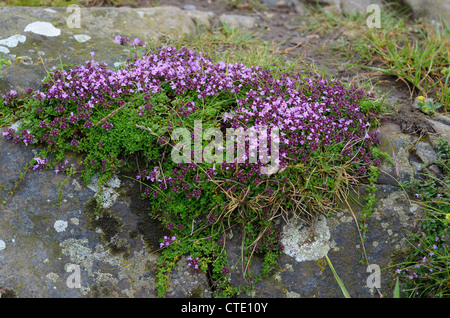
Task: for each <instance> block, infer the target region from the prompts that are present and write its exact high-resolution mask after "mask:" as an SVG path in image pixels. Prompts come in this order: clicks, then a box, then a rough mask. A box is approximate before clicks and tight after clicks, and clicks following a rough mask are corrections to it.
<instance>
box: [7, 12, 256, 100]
mask: <svg viewBox="0 0 450 318" xmlns="http://www.w3.org/2000/svg"><path fill="white" fill-rule="evenodd" d="M78 9H79V11H73V12H70V11H69V10H68V9H66V8H63V7H58V8H47V9H43V8H39V7H31V8H29V7H2V8H0V20H1V21H2V23H1V25H0V43H2V44H0V48H3V49H2V51H3V52H5V53H7V55H6V57H7V58H8V59H10V60H11V61H12V62H15V60H16V58H19V57H20V58H21V59H20V60H18V61H20V62H19V63H18V64H14V65H13V66H12V67H11V68H10V69H9V70H8V71H7V72H5V73H4V74H3V78H2V81H1V82H0V94H4V93H6V92H7V91H9V90H11V89H14V90H16V91H17V92H18V94H20V95H23V94H24V93H25V91H26V90H27V89H28V88H33V89H37V88H38V85H39V83H40V82H41V80H42V79H43V78H44V77H45V75H46V70H48V69H50V68H51V67H53V66H59V65H60V64H61V63H63V64H69V63H71V64H82V63H84V62H85V61H86V60H88V59H90V55H89V53H90V52H95V58H96V60H97V61H99V62H105V63H107V64H108V65H109V66H110V67H112V66H113V65H114V63H116V62H118V61H121V60H122V59H123V58H125V57H126V56H127V55H128V53H129V47H128V46H121V45H118V44H117V43H116V42H115V41H114V37H115V36H116V35H121V36H124V37H129V38H130V39H134V38H136V37H138V38H140V39H142V40H147V41H149V40H155V39H158V38H161V37H163V36H178V35H181V34H184V33H190V34H194V33H196V32H197V28H196V23H195V22H194V21H196V22H199V21H200V22H203V23H205V24H206V25H207V26H210V24H209V22H208V19H209V15H208V13H199V12H197V11H184V10H181V9H179V8H176V7H152V8H139V9H132V8H127V7H120V8H105V7H94V8H78ZM187 12H189V13H188V14H186V13H187ZM77 14H79V15H78V16H77ZM74 15H75V16H74ZM77 17H78V20H77V19H76V18H77ZM243 21H244V22H246V21H248V20H245V19H244V20H243ZM136 25H139V26H140V27H139V28H136Z"/></svg>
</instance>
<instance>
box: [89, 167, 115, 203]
mask: <svg viewBox="0 0 450 318" xmlns="http://www.w3.org/2000/svg"><path fill="white" fill-rule="evenodd" d="M98 178H99V175H98V174H96V175H94V176H93V177H92V179H91V181H90V183H89V184H88V186H87V187H88V188H89V189H91V190H92V191H94V192H95V197H96V198H97V200H99V201H100V202H101V204H102V206H103V207H104V208H110V207H111V206H112V205H113V204H114V203H115V202H116V200H117V198H118V197H119V194H118V193H117V191H116V190H114V189H117V188H119V187H120V179H119V178H118V177H117V176H113V177H112V178H111V179H109V181H108V182H107V183H106V184H105V185H104V186H102V188H101V194H100V195H99V194H98V193H99V186H98V180H99V179H98Z"/></svg>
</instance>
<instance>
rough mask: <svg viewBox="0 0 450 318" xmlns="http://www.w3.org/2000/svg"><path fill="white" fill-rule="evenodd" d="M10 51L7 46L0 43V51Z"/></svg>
mask: <svg viewBox="0 0 450 318" xmlns="http://www.w3.org/2000/svg"><path fill="white" fill-rule="evenodd" d="M9 52H10V51H9V49H8V48H7V47H5V46H1V45H0V53H5V54H8V53H9Z"/></svg>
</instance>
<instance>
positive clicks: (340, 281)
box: [325, 254, 351, 298]
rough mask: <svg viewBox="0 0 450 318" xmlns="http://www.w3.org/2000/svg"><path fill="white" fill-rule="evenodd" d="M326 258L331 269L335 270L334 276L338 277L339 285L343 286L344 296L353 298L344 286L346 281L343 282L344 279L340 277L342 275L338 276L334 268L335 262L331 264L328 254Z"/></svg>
mask: <svg viewBox="0 0 450 318" xmlns="http://www.w3.org/2000/svg"><path fill="white" fill-rule="evenodd" d="M325 258H326V259H327V262H328V265H329V266H330V268H331V271H332V272H333V276H334V278H335V279H336V281H337V283H338V284H339V287H340V288H341V290H342V293H343V294H344V297H345V298H351V297H350V294H349V293H348V291H347V289H346V288H345V286H344V283H343V282H342V280H341V279H340V277H339V276H338V274H337V273H336V271H335V270H334V267H333V264H331V261H330V259H329V258H328V255H326V254H325Z"/></svg>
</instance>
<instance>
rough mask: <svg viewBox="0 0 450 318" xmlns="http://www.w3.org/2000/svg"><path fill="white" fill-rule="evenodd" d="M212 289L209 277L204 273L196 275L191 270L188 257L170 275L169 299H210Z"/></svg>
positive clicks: (182, 259) (167, 295)
mask: <svg viewBox="0 0 450 318" xmlns="http://www.w3.org/2000/svg"><path fill="white" fill-rule="evenodd" d="M211 296H212V292H211V288H210V287H209V284H208V277H207V276H206V274H204V273H198V274H197V273H196V272H195V271H194V269H192V268H190V267H189V265H188V261H187V259H186V256H183V257H182V258H181V260H180V261H179V262H178V264H177V267H176V268H175V269H174V270H173V271H172V272H171V273H170V285H169V289H168V291H167V294H166V297H167V298H189V297H193V298H210V297H211Z"/></svg>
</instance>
